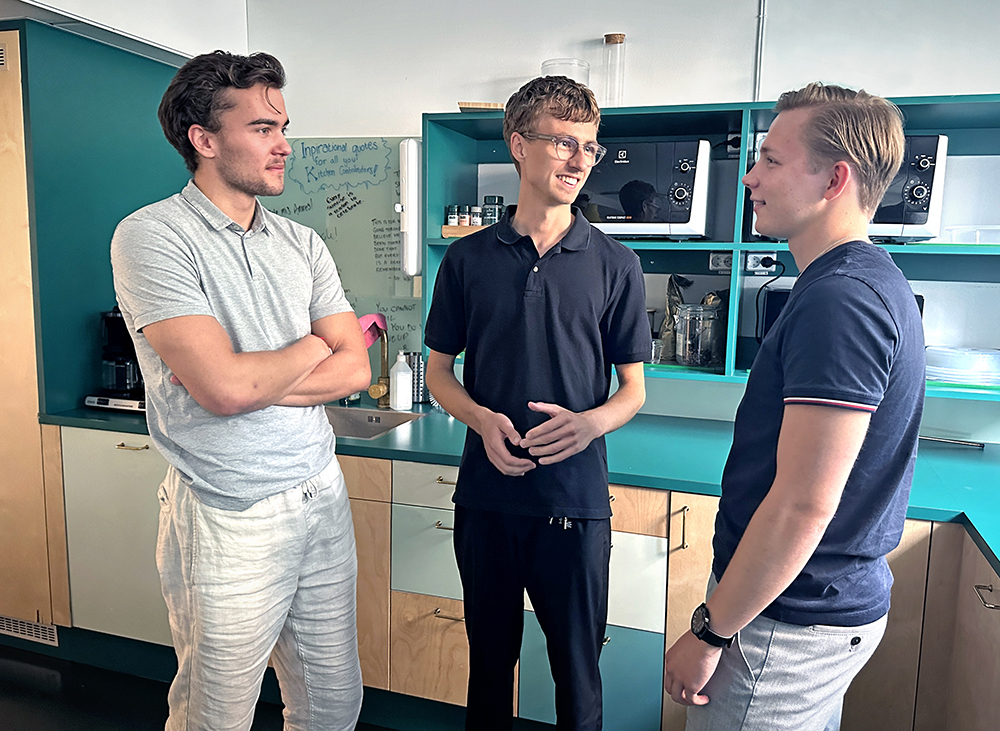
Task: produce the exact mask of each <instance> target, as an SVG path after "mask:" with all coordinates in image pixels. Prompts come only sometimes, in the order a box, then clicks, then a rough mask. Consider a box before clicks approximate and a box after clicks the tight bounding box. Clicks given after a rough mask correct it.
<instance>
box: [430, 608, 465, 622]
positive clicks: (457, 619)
mask: <svg viewBox="0 0 1000 731" xmlns="http://www.w3.org/2000/svg"><path fill="white" fill-rule="evenodd" d="M434 617H435V618H436V619H447V620H450V621H452V622H464V621H465V617H452V616H451V615H450V614H442V613H441V607H436V608H435V609H434Z"/></svg>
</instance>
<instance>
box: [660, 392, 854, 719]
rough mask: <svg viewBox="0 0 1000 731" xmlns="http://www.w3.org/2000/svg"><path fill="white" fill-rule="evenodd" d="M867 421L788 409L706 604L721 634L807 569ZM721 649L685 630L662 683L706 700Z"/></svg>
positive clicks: (685, 697)
mask: <svg viewBox="0 0 1000 731" xmlns="http://www.w3.org/2000/svg"><path fill="white" fill-rule="evenodd" d="M870 421H871V415H870V414H869V413H867V412H864V411H852V410H847V409H838V408H833V407H828V406H813V405H805V404H793V405H788V406H786V407H785V410H784V417H783V418H782V423H781V432H780V433H779V436H778V453H777V471H776V474H775V477H774V482H773V483H772V485H771V489H770V490H769V491H768V493H767V496H766V497H765V498H764V500H763V502H761V504H760V506H759V507H758V508H757V511H756V512H755V513H754V515H753V518H752V519H751V520H750V523H749V525H748V526H747V529H746V532H745V533H744V534H743V538H742V539H741V540H740V544H739V546H738V547H737V549H736V552H735V554H734V555H733V559H732V561H730V563H729V566H728V567H727V568H726V572H725V574H724V575H723V576H722V578H721V580H720V581H719V586H718V588H717V589H716V590H715V593H713V594H712V597H711V598H710V599H709V600H708V602H707V604H708V611H709V615H710V616H711V622H712V630H713V631H714V632H715V633H716V634H720V635H722V636H724V637H730V636H732V635H734V634H736V633H737V632H738V631H739V630H741V629H742V628H743V627H745V626H746V625H747V624H749V623H750V621H751V620H753V619H754V618H755V617H756V616H757V615H758V614H760V613H761V612H762V611H763V610H764V609H765V608H767V606H768V605H769V604H771V602H773V601H774V600H775V599H776V598H777V597H778V595H779V594H781V592H783V591H784V590H785V589H786V588H787V587H788V585H789V584H791V583H792V581H793V580H794V579H795V577H796V576H798V575H799V572H801V571H802V568H803V567H804V566H805V565H806V562H807V561H808V560H809V558H810V557H811V556H812V554H813V552H814V551H815V550H816V547H817V546H818V545H819V542H820V539H821V538H822V537H823V534H824V533H825V532H826V529H827V526H828V525H829V524H830V521H831V520H833V516H834V513H836V511H837V506H838V505H839V504H840V497H841V495H842V493H843V491H844V486H845V485H846V484H847V478H848V476H849V475H850V473H851V469H852V468H853V467H854V462H855V460H856V459H857V457H858V454H859V453H860V451H861V445H862V443H863V442H864V438H865V434H866V433H867V431H868V424H869V422H870ZM721 655H722V650H721V649H720V648H715V647H712V646H710V645H708V644H707V643H705V642H702V641H701V640H699V639H698V638H697V637H695V636H694V635H693V634H692V633H691V632H690V631H688V632H685V633H684V634H683V635H682V636H681V637H680V639H678V640H677V642H675V643H674V645H673V646H672V647H671V648H670V649H669V650H668V651H667V656H666V664H665V669H664V679H663V687H664V689H665V690H666V691H667V693H669V694H670V696H671V697H672V698H673V699H674V700H675V701H677V702H678V703H682V704H684V705H704V704H706V703H708V701H709V699H708V697H707V696H705V695H702V694H701V691H702V689H703V688H704V687H705V684H706V683H707V682H708V681H709V679H710V678H711V677H712V675H713V674H714V673H715V669H716V667H717V665H718V663H719V658H720V657H721Z"/></svg>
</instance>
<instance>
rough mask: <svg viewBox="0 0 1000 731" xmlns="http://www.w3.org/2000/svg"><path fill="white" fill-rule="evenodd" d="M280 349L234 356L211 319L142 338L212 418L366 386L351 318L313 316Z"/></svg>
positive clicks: (152, 330)
mask: <svg viewBox="0 0 1000 731" xmlns="http://www.w3.org/2000/svg"><path fill="white" fill-rule="evenodd" d="M312 325H313V332H312V333H311V334H309V335H306V336H305V337H303V338H301V339H300V340H297V341H295V342H294V343H292V344H291V345H288V346H287V347H285V348H282V349H280V350H273V351H257V352H250V353H237V352H235V351H234V350H233V345H232V341H231V340H230V339H229V335H228V334H227V333H226V331H225V330H224V329H223V328H222V326H221V325H220V324H219V322H218V320H216V319H215V318H214V317H209V316H207V315H189V316H184V317H175V318H171V319H169V320H161V321H160V322H156V323H153V324H151V325H147V326H146V327H145V328H143V334H144V335H145V336H146V339H147V340H148V341H149V344H150V345H151V346H152V347H153V350H155V351H156V353H157V355H159V356H160V358H162V359H163V362H164V363H166V365H167V368H169V369H170V371H171V372H172V373H173V374H174V376H175V377H176V379H177V380H178V381H180V383H181V384H183V387H184V388H186V389H187V390H188V393H190V394H191V396H192V398H194V400H195V401H197V402H198V403H199V404H200V405H201V406H202V407H204V408H205V409H207V410H208V411H211V412H213V413H215V414H218V415H220V416H233V415H235V414H242V413H247V412H250V411H257V410H258V409H263V408H266V407H268V406H272V405H276V404H277V405H282V406H313V405H316V404H322V403H326V402H327V401H333V400H335V399H338V398H341V397H343V396H347V395H348V394H351V393H354V392H356V391H360V390H362V389H363V388H364V387H365V386H367V385H368V382H369V380H370V376H371V373H370V370H369V365H368V354H367V351H366V350H365V346H364V340H363V339H362V335H361V328H360V326H359V325H358V321H357V318H356V317H355V316H354V314H353V313H351V312H344V313H340V314H337V315H330V316H328V317H323V318H320V319H319V320H316V321H315V322H313V324H312Z"/></svg>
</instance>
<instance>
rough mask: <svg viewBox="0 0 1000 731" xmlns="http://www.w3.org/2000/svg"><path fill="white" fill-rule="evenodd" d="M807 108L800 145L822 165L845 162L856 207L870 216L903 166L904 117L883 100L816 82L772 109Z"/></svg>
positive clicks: (783, 98)
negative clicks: (855, 190)
mask: <svg viewBox="0 0 1000 731" xmlns="http://www.w3.org/2000/svg"><path fill="white" fill-rule="evenodd" d="M791 109H809V110H810V111H811V114H810V115H809V120H808V121H807V122H806V124H805V127H804V130H803V142H804V143H805V146H806V149H807V150H808V151H809V154H810V156H811V157H812V161H813V165H814V166H815V167H817V168H818V167H820V166H821V165H824V164H831V163H834V162H838V161H841V160H843V161H844V162H847V163H848V164H849V165H850V166H851V167H852V168H853V170H854V173H855V175H856V177H857V181H858V203H859V204H860V206H861V208H862V210H864V211H866V212H867V213H868V214H869V215H873V214H874V213H875V210H876V209H877V208H878V204H879V203H880V202H881V201H882V197H883V196H884V195H885V192H886V190H888V188H889V185H890V184H891V183H892V179H893V178H894V177H896V173H897V172H899V167H900V165H902V163H903V152H904V144H905V142H904V136H903V114H902V112H900V110H899V107H897V106H896V105H895V104H893V103H892V102H890V101H889V100H887V99H883V98H882V97H880V96H874V95H873V94H869V93H868V92H866V91H864V90H863V89H862V90H859V91H852V90H851V89H845V88H844V87H842V86H833V85H825V84H822V83H820V82H814V83H812V84H809V85H808V86H806V87H804V88H802V89H799V90H797V91H786V92H785V93H784V94H782V95H781V97H780V98H779V99H778V103H777V104H776V105H775V107H774V111H776V112H778V113H781V112H785V111H789V110H791Z"/></svg>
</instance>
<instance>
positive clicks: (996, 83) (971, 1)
mask: <svg viewBox="0 0 1000 731" xmlns="http://www.w3.org/2000/svg"><path fill="white" fill-rule="evenodd" d="M998 10H1000V6H998V4H997V2H996V0H959V1H958V2H948V1H947V0H837V2H830V0H767V16H766V22H765V28H766V32H765V38H766V43H765V48H764V63H763V74H762V78H761V82H762V83H761V98H762V99H776V98H777V97H778V95H779V94H780V93H781V92H782V91H785V90H787V89H794V88H798V87H801V86H803V85H804V84H806V83H808V82H810V81H814V80H817V79H819V80H822V81H826V82H828V83H840V84H844V85H847V86H851V87H853V88H857V87H859V86H863V87H865V88H866V89H868V90H869V91H871V92H872V93H875V94H879V95H882V96H926V95H944V94H986V93H997V92H1000V42H998V36H997V24H998V20H1000V18H998Z"/></svg>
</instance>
